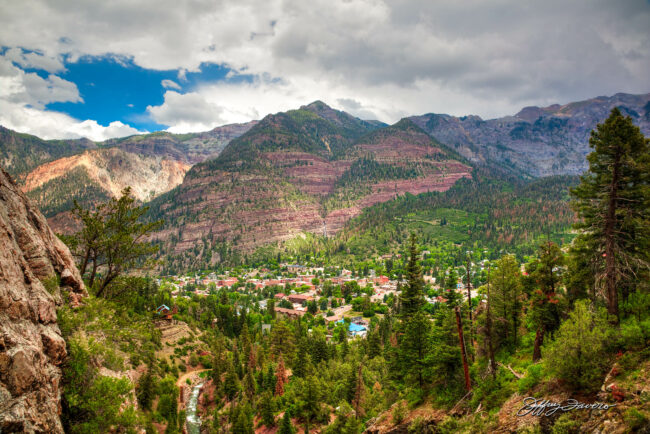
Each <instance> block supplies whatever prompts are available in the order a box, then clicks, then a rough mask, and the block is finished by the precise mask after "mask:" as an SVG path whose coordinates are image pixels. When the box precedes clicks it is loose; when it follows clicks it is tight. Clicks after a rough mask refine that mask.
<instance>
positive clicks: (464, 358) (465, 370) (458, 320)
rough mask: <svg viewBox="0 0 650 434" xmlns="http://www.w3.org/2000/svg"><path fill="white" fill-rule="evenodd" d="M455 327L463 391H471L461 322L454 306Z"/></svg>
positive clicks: (458, 309)
mask: <svg viewBox="0 0 650 434" xmlns="http://www.w3.org/2000/svg"><path fill="white" fill-rule="evenodd" d="M455 311H456V325H457V326H458V339H459V340H460V352H461V355H462V357H463V372H464V373H465V390H467V391H468V392H469V391H470V390H472V383H471V382H470V379H469V366H468V364H467V353H466V352H465V340H464V339H463V320H462V319H461V317H460V307H459V306H456V309H455Z"/></svg>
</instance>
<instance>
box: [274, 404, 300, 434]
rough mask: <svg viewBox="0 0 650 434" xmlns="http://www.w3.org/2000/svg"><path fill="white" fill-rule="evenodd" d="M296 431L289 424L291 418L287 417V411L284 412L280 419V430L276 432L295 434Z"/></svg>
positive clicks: (279, 433)
mask: <svg viewBox="0 0 650 434" xmlns="http://www.w3.org/2000/svg"><path fill="white" fill-rule="evenodd" d="M295 432H296V430H295V429H294V427H293V424H292V423H291V416H290V415H289V411H288V410H287V411H285V412H284V416H283V417H282V423H281V424H280V429H279V430H278V434H295Z"/></svg>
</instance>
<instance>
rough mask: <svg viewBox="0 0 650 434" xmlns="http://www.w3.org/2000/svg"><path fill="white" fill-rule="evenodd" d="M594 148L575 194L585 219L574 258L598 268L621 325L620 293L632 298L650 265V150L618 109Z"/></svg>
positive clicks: (601, 127) (594, 137) (600, 129)
mask: <svg viewBox="0 0 650 434" xmlns="http://www.w3.org/2000/svg"><path fill="white" fill-rule="evenodd" d="M589 146H590V147H591V149H593V151H592V152H591V153H590V154H589V155H588V156H587V160H588V161H589V170H588V171H587V172H586V173H585V174H584V175H583V176H582V177H581V182H580V185H578V186H577V187H576V188H575V189H573V190H571V194H572V195H573V197H574V202H573V205H574V208H575V210H576V211H577V212H578V215H579V217H580V218H581V222H580V223H579V224H577V225H576V228H577V229H579V230H581V233H580V235H579V236H578V237H577V239H576V245H577V246H578V248H577V249H575V250H574V254H577V255H588V258H585V260H584V261H583V262H585V263H594V264H595V265H596V270H595V271H596V276H597V279H596V283H597V284H599V285H602V286H603V287H604V289H605V294H606V301H607V312H608V314H609V315H611V316H612V317H613V319H614V320H615V321H618V316H619V294H618V292H619V289H620V291H621V294H622V296H623V298H625V297H626V296H627V294H629V293H630V292H633V291H634V289H635V288H636V286H637V285H638V283H639V282H642V281H644V279H643V278H642V277H641V276H643V275H645V276H647V270H648V266H649V264H650V256H649V255H650V206H648V205H650V191H649V188H650V187H649V185H650V144H649V141H648V139H646V138H645V137H644V136H643V134H642V133H641V131H640V130H639V128H638V127H636V126H635V125H634V124H633V122H632V119H631V118H630V117H629V116H628V117H625V116H623V115H622V114H621V112H620V110H619V109H618V108H614V109H613V110H612V112H611V114H610V116H609V117H608V118H607V119H606V120H605V122H603V123H602V124H598V125H597V127H596V129H595V130H593V131H592V132H591V138H590V139H589ZM646 280H647V279H646Z"/></svg>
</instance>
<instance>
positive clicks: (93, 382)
mask: <svg viewBox="0 0 650 434" xmlns="http://www.w3.org/2000/svg"><path fill="white" fill-rule="evenodd" d="M68 345H69V357H68V361H67V364H66V366H65V367H64V369H63V386H64V387H63V390H64V392H63V397H62V399H63V403H62V405H63V410H64V411H63V414H62V422H63V424H64V426H65V427H66V429H67V430H68V431H70V432H75V433H96V432H107V431H108V430H109V428H115V429H129V428H133V427H134V426H135V425H136V423H137V422H138V417H137V414H136V412H135V410H134V409H133V407H131V406H129V407H127V408H125V409H121V406H122V404H123V403H124V401H125V400H126V399H127V396H128V395H129V394H130V393H131V391H132V389H133V386H132V384H131V383H130V382H129V380H128V379H126V378H119V379H117V378H112V377H105V376H102V375H99V373H98V369H97V368H96V367H95V365H94V363H93V355H92V349H89V348H88V346H87V344H86V343H84V342H83V341H79V340H77V339H71V340H69V341H68Z"/></svg>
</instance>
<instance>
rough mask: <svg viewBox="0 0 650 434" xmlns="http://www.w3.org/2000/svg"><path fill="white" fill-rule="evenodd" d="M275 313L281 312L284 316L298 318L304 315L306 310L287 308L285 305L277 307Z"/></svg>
mask: <svg viewBox="0 0 650 434" xmlns="http://www.w3.org/2000/svg"><path fill="white" fill-rule="evenodd" d="M275 313H276V314H280V315H282V316H286V317H287V318H298V317H302V316H303V315H304V314H305V313H306V312H305V311H304V310H295V309H287V308H284V307H276V308H275Z"/></svg>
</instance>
